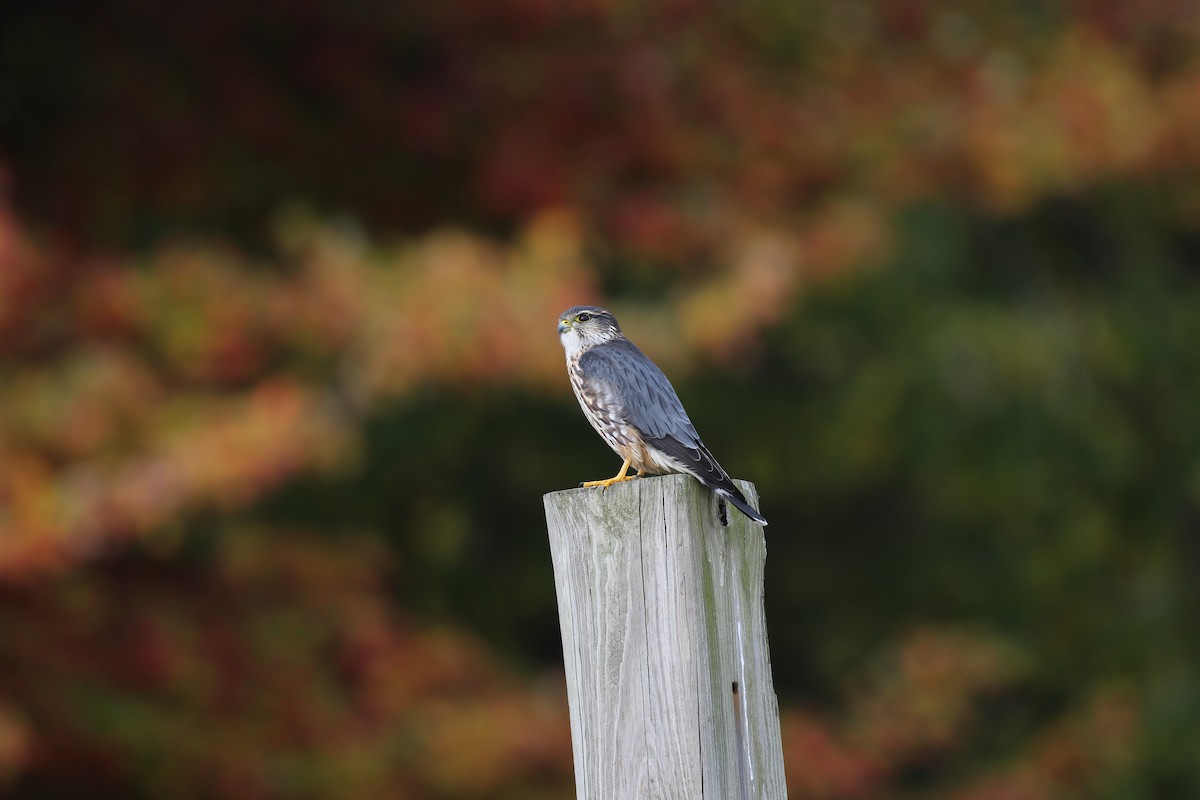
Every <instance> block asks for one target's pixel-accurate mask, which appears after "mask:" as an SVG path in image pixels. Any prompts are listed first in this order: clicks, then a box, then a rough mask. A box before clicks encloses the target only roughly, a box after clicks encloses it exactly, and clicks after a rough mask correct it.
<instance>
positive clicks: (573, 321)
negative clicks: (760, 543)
mask: <svg viewBox="0 0 1200 800" xmlns="http://www.w3.org/2000/svg"><path fill="white" fill-rule="evenodd" d="M558 336H559V339H561V340H562V346H563V350H565V351H566V353H567V375H568V376H569V377H570V379H571V388H572V389H574V390H575V397H576V399H577V400H579V405H580V407H581V408H583V413H584V416H586V417H587V420H588V422H590V423H592V427H593V428H595V429H596V432H597V433H599V434H600V436H601V437H603V439H604V441H606V442H608V446H609V447H611V448H612V449H613V450H615V451H616V453H617V455H619V456H620V457H621V458H623V459H625V463H624V464H622V465H621V471H620V472H618V473H617V474H616V476H615V477H612V478H607V479H605V480H602V481H587V482H586V483H584V484H583V485H584V486H600V487H602V488H607V487H609V486H611V485H612V484H614V483H620V482H621V481H628V480H632V479H633V478H634V477H635V476H633V475H629V474H627V473H628V472H629V468H630V467H631V466H632V467H633V468H634V469H635V470H637V476H636V477H639V478H640V477H642V476H644V475H661V474H664V473H668V472H682V473H685V474H687V475H691V476H693V477H694V478H696V479H697V480H698V481H700V482H701V483H703V484H704V485H705V486H707V487H708V488H710V489H712V490H713V491H714V492H716V493H717V495H718V496H720V497H722V498H724V499H726V500H728V501H729V502H730V503H733V504H734V505H735V506H736V507H737V508H738V509H739V510H740V511H741V512H742V513H743V514H745V515H746V516H747V517H749V518H750V519H752V520H754V521H755V522H757V523H758V524H759V525H766V524H767V521H766V520H765V519H764V518H763V516H762V514H759V513H758V512H757V511H756V510H754V508H753V507H752V506H751V505H750V504H749V503H748V502H747V501H746V496H745V495H743V494H742V492H741V490H740V489H738V487H737V486H735V485H734V484H733V481H732V480H730V479H729V473H727V472H725V470H723V469H722V468H721V465H720V464H718V463H717V460H716V459H715V458H713V454H712V453H710V452H709V451H708V448H707V447H705V446H704V442H702V441H700V435H699V434H698V433H696V426H694V425H692V421H691V420H690V419H689V418H688V415H687V412H686V411H684V410H683V404H682V403H680V402H679V395H677V394H675V389H674V388H673V387H672V386H671V382H670V381H668V380H667V376H666V375H664V374H663V372H662V370H661V369H659V368H658V367H657V366H656V365H655V364H654V362H653V361H651V360H650V359H649V358H647V357H646V355H645V354H644V353H643V352H642V351H641V350H639V349H638V348H637V346H636V345H634V343H633V342H631V341H629V340H628V339H626V338H625V335H624V334H623V333H621V326H620V325H618V324H617V319H616V317H614V316H613V315H612V313H611V312H609V311H607V310H605V309H603V308H597V307H596V306H575V307H574V308H569V309H567V310H566V311H564V312H563V313H562V315H561V316H560V317H559V320H558ZM723 513H724V512H723V510H722V514H723Z"/></svg>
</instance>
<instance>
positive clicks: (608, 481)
mask: <svg viewBox="0 0 1200 800" xmlns="http://www.w3.org/2000/svg"><path fill="white" fill-rule="evenodd" d="M630 463H631V462H630V460H629V459H628V458H627V459H625V463H624V464H622V465H621V471H620V472H618V473H617V474H616V475H615V476H614V477H612V478H605V479H604V480H602V481H584V482H583V483H581V484H579V485H580V486H599V487H600V488H601V489H607V488H608V487H609V486H612V485H613V484H614V483H621V482H622V481H631V480H633V476H632V475H626V474H625V473H627V472H629V464H630Z"/></svg>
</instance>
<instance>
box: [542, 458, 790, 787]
mask: <svg viewBox="0 0 1200 800" xmlns="http://www.w3.org/2000/svg"><path fill="white" fill-rule="evenodd" d="M738 485H739V486H740V487H741V488H742V490H743V491H744V492H745V493H746V496H747V497H749V498H750V500H751V502H752V503H755V504H757V493H756V492H755V491H754V487H753V485H752V484H749V483H746V482H744V481H738ZM545 506H546V522H547V527H548V530H549V535H550V552H551V557H552V558H553V561H554V581H555V586H556V588H557V592H558V610H559V621H560V625H561V628H562V639H563V661H564V664H565V667H566V675H567V693H568V700H569V702H570V714H571V738H572V746H573V748H574V757H575V782H576V793H577V796H578V797H579V798H580V800H602V799H606V798H612V799H613V800H629V799H630V798H654V799H655V800H657V799H658V798H679V799H680V800H696V799H697V798H703V799H704V800H777V799H778V798H784V797H786V796H787V790H786V787H785V784H784V777H783V750H782V745H781V742H780V737H779V706H778V702H777V700H776V697H775V689H774V685H773V684H772V681H771V662H770V655H769V651H768V648H767V631H766V620H765V619H764V616H763V606H762V592H763V567H764V565H765V562H766V544H765V541H764V539H763V529H762V528H760V527H758V526H757V525H754V524H752V523H750V522H749V520H747V519H746V518H745V517H744V516H743V515H742V514H740V513H739V512H738V511H737V510H736V509H733V508H730V509H729V521H730V526H729V527H728V528H722V527H721V526H720V524H719V523H718V520H717V502H716V498H715V497H714V496H713V494H712V493H711V492H709V491H708V490H706V489H704V488H703V487H702V486H701V485H700V484H699V483H698V482H697V481H696V480H694V479H693V478H691V477H688V476H685V475H668V476H664V477H656V478H642V479H638V480H635V481H630V482H628V483H621V484H616V485H614V486H611V487H609V488H608V489H604V490H601V489H598V488H588V489H573V490H570V491H564V492H553V493H551V494H548V495H546V496H545ZM735 683H736V685H737V692H736V695H735V692H734V685H735Z"/></svg>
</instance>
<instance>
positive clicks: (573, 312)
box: [558, 306, 622, 356]
mask: <svg viewBox="0 0 1200 800" xmlns="http://www.w3.org/2000/svg"><path fill="white" fill-rule="evenodd" d="M621 336H622V334H621V326H620V325H618V324H617V318H616V317H614V316H613V315H612V312H611V311H608V310H607V309H604V308H599V307H597V306H575V307H574V308H568V309H567V310H566V311H564V312H563V313H561V314H559V315H558V338H559V339H560V340H561V341H562V346H563V349H564V350H566V351H567V355H568V356H570V355H573V354H575V353H578V352H579V351H581V350H587V349H589V348H592V347H595V346H596V345H598V344H604V343H605V342H611V341H612V340H614V339H620V338H621Z"/></svg>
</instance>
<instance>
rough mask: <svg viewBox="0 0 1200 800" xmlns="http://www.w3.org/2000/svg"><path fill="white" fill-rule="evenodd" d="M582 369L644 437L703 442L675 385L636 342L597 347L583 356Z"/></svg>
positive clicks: (590, 380) (624, 341) (611, 343)
mask: <svg viewBox="0 0 1200 800" xmlns="http://www.w3.org/2000/svg"><path fill="white" fill-rule="evenodd" d="M579 368H580V369H581V370H582V371H583V374H584V375H585V376H586V377H587V380H588V381H589V382H590V383H592V384H593V385H594V386H595V388H596V389H599V390H600V392H601V393H602V394H603V395H604V396H605V399H606V400H607V402H608V403H609V404H611V405H614V406H616V410H617V411H618V413H619V415H620V416H621V418H622V419H623V420H624V421H625V422H626V423H627V424H629V425H632V426H633V427H635V428H637V429H638V431H640V432H641V434H642V436H644V437H646V438H648V439H660V438H663V437H667V436H671V437H675V438H677V439H679V441H680V442H682V443H685V444H687V445H690V446H693V447H694V446H696V445H698V444H699V443H700V437H699V435H697V433H696V428H695V426H693V425H692V421H691V420H690V419H688V415H687V412H686V411H684V410H683V403H681V402H679V395H677V394H675V388H674V387H673V386H671V382H670V381H668V380H667V376H666V375H664V374H663V371H662V370H661V369H659V368H658V366H657V365H655V363H654V362H653V361H651V360H650V359H649V358H647V357H646V354H645V353H643V352H642V351H641V350H639V349H638V348H637V346H636V345H634V344H633V342H630V341H628V340H623V341H615V342H609V343H607V344H602V345H600V346H598V347H593V348H592V349H591V350H588V351H587V352H586V353H584V354H583V355H582V356H580V358H579Z"/></svg>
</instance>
